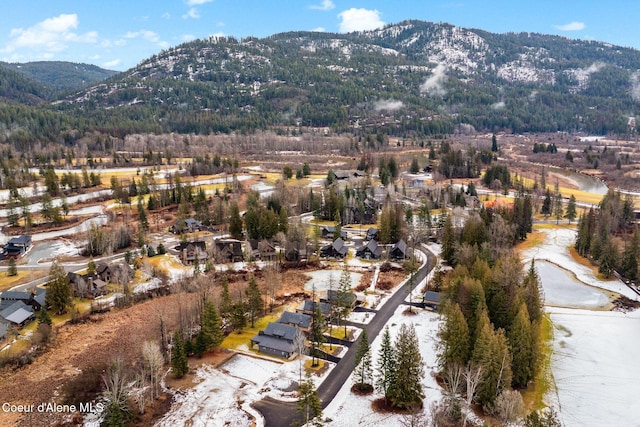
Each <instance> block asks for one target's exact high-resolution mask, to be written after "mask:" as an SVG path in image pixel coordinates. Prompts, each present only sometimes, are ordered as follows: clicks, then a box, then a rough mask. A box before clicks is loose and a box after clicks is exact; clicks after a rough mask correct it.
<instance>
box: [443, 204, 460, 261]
mask: <svg viewBox="0 0 640 427" xmlns="http://www.w3.org/2000/svg"><path fill="white" fill-rule="evenodd" d="M456 240H457V239H456V231H455V229H454V228H453V221H452V220H451V216H450V215H448V216H447V220H446V221H445V222H444V227H443V229H442V258H443V259H444V260H445V261H447V262H448V263H449V264H450V265H455V254H456Z"/></svg>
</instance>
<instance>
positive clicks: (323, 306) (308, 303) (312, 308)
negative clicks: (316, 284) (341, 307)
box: [296, 299, 331, 319]
mask: <svg viewBox="0 0 640 427" xmlns="http://www.w3.org/2000/svg"><path fill="white" fill-rule="evenodd" d="M317 307H320V312H321V313H322V315H323V316H324V317H325V318H326V319H328V318H329V316H330V315H331V304H329V303H327V302H315V301H313V300H310V299H306V300H304V302H303V303H302V305H300V307H298V308H296V313H302V314H308V315H309V316H312V317H313V315H314V314H315V312H316V308H317Z"/></svg>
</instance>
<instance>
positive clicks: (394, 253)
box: [389, 239, 409, 261]
mask: <svg viewBox="0 0 640 427" xmlns="http://www.w3.org/2000/svg"><path fill="white" fill-rule="evenodd" d="M408 250H409V248H408V247H407V244H406V243H405V241H404V240H402V239H401V240H400V241H398V242H396V244H395V245H393V247H392V248H391V250H389V258H391V259H392V260H394V261H402V260H405V259H407V258H408V257H409V253H408Z"/></svg>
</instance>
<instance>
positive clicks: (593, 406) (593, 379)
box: [548, 308, 640, 427]
mask: <svg viewBox="0 0 640 427" xmlns="http://www.w3.org/2000/svg"><path fill="white" fill-rule="evenodd" d="M548 311H549V312H550V313H551V320H552V321H553V324H554V339H553V355H552V361H551V370H552V372H553V377H554V379H555V386H556V389H557V390H556V393H557V396H556V397H555V398H554V399H553V400H556V399H557V401H558V403H559V408H558V412H559V414H560V419H561V420H562V422H563V425H564V426H566V427H573V426H575V427H578V426H580V427H584V426H594V427H595V426H620V427H622V426H636V427H637V426H640V399H639V398H638V390H639V387H640V386H639V384H640V369H638V359H639V358H640V340H639V339H638V333H639V331H640V311H638V310H636V311H633V312H629V313H622V312H615V311H604V312H603V311H588V310H576V309H562V308H550V309H548Z"/></svg>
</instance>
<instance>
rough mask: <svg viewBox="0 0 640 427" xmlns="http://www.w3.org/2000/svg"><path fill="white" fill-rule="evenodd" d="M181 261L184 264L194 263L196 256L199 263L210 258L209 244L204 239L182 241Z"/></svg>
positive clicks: (180, 248)
mask: <svg viewBox="0 0 640 427" xmlns="http://www.w3.org/2000/svg"><path fill="white" fill-rule="evenodd" d="M178 251H179V255H180V261H182V263H183V264H184V265H193V264H194V263H195V262H196V258H197V259H198V262H199V263H204V262H206V261H207V260H208V259H209V254H208V253H207V245H206V243H205V242H203V241H197V242H187V243H180V244H179V245H178Z"/></svg>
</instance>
